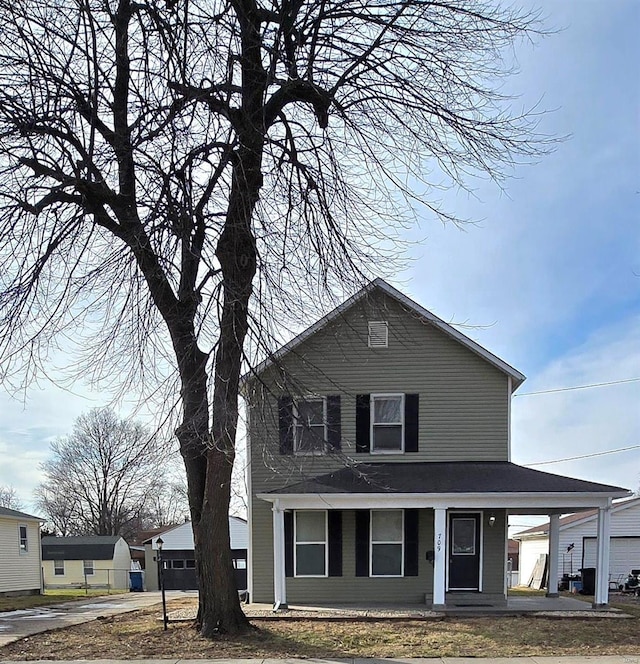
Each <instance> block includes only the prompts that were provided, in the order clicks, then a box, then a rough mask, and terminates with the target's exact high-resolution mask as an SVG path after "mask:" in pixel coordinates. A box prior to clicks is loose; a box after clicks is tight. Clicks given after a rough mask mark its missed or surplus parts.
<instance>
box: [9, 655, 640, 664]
mask: <svg viewBox="0 0 640 664" xmlns="http://www.w3.org/2000/svg"><path fill="white" fill-rule="evenodd" d="M122 661H123V660H112V659H96V660H91V664H120V662H122ZM0 664H14V662H10V661H9V660H0ZM16 664H17V663H16ZM32 664H52V661H51V660H44V661H38V662H36V663H34V662H32ZM56 664H88V663H87V660H82V661H75V662H74V661H70V660H64V661H63V660H56ZM126 664H640V655H611V656H598V657H590V656H581V657H430V658H423V657H415V658H403V659H392V658H385V659H313V658H311V659H293V658H290V659H131V660H126Z"/></svg>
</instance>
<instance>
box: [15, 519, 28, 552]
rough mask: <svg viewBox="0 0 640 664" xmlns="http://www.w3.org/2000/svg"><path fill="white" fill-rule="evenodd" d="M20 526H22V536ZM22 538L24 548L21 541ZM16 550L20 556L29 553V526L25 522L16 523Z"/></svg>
mask: <svg viewBox="0 0 640 664" xmlns="http://www.w3.org/2000/svg"><path fill="white" fill-rule="evenodd" d="M22 528H24V537H22ZM23 540H24V548H23V546H22V542H23ZM18 552H19V553H20V555H21V556H26V555H28V553H29V526H28V525H27V524H26V523H19V524H18Z"/></svg>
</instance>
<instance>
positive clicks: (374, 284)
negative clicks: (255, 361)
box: [241, 279, 525, 391]
mask: <svg viewBox="0 0 640 664" xmlns="http://www.w3.org/2000/svg"><path fill="white" fill-rule="evenodd" d="M376 290H379V291H380V292H382V293H385V294H386V295H388V296H389V297H391V298H393V299H394V300H396V301H397V302H399V303H400V304H402V305H403V306H404V307H406V308H407V309H409V310H410V311H412V312H413V313H414V314H416V315H417V316H419V317H420V318H421V319H422V320H424V321H426V322H428V323H430V324H431V325H433V326H434V327H436V328H437V329H439V330H440V331H441V332H444V333H445V334H446V335H448V336H449V337H451V338H452V339H455V340H456V341H458V342H459V343H461V344H462V345H463V346H465V347H466V348H468V349H469V350H470V351H472V352H473V353H475V354H476V355H479V356H480V357H481V358H483V359H484V360H486V361H487V362H489V363H490V364H492V365H493V366H494V367H496V368H497V369H499V370H500V371H502V372H503V373H505V374H507V376H509V377H510V378H511V379H512V381H513V382H512V391H515V390H516V389H517V388H518V387H519V386H520V385H521V384H522V383H523V382H524V380H525V376H524V374H522V373H520V372H519V371H518V370H517V369H514V368H513V367H512V366H511V365H509V364H507V363H506V362H505V361H504V360H501V359H500V358H499V357H498V356H497V355H494V354H493V353H491V352H490V351H488V350H487V349H486V348H483V347H482V346H481V345H480V344H478V343H476V342H475V341H473V339H470V338H469V337H467V336H466V335H465V334H463V333H462V332H460V331H459V330H457V329H456V328H455V327H453V326H452V325H449V323H445V322H444V321H443V320H442V319H441V318H438V317H437V316H436V315H435V314H433V313H431V312H430V311H429V310H428V309H425V308H424V307H422V306H421V305H419V304H418V303H417V302H414V301H413V300H412V299H411V298H409V297H407V296H406V295H405V294H404V293H401V292H400V291H399V290H398V289H396V288H394V287H393V286H391V285H390V284H388V283H387V282H386V281H384V279H374V280H373V281H371V282H370V283H368V284H367V285H366V286H365V287H364V288H362V289H361V290H360V291H358V292H357V293H356V294H355V295H352V296H351V297H350V298H348V299H347V300H345V301H344V302H343V303H342V304H340V305H338V306H337V307H336V308H335V309H333V311H330V312H329V313H328V314H327V315H326V316H323V317H322V318H320V319H319V320H318V321H316V322H315V323H314V324H313V325H311V326H310V327H308V328H307V329H306V330H304V332H301V333H300V334H299V335H298V336H296V337H294V338H293V339H292V340H291V341H289V342H288V343H286V344H285V345H284V346H281V347H280V348H279V349H278V350H277V351H275V352H274V353H273V354H272V355H270V356H269V357H268V358H267V359H266V360H264V361H263V362H261V363H260V364H259V365H258V366H257V367H256V368H255V369H254V370H252V371H250V372H248V373H246V374H245V375H244V376H242V378H241V386H242V385H243V384H244V383H246V382H247V381H248V380H249V379H250V378H251V377H252V376H253V375H256V374H260V373H262V372H263V371H264V370H265V369H267V368H268V367H270V366H271V365H273V364H274V363H275V362H276V360H278V359H280V358H281V357H283V356H284V355H286V354H287V353H289V352H291V351H292V350H294V349H295V348H297V347H298V346H299V345H300V344H301V343H302V342H303V341H305V340H306V339H308V338H309V337H310V336H311V335H313V334H315V333H316V332H318V331H319V330H321V329H322V328H323V327H325V326H326V325H327V324H329V323H330V322H331V321H333V320H335V319H336V318H337V317H338V316H340V315H341V314H343V313H344V312H345V311H347V310H348V309H349V308H350V307H352V306H353V305H354V304H356V303H357V302H359V301H360V300H362V299H364V298H365V297H366V296H367V295H369V294H370V293H372V292H374V291H376Z"/></svg>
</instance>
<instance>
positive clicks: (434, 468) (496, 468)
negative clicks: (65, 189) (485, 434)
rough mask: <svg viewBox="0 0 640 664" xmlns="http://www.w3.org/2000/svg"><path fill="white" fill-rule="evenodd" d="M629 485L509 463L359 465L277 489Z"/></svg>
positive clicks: (507, 489) (516, 489)
mask: <svg viewBox="0 0 640 664" xmlns="http://www.w3.org/2000/svg"><path fill="white" fill-rule="evenodd" d="M626 491H627V489H624V488H622V487H618V486H610V485H607V484H598V483H596V482H587V481H585V480H578V479H574V478H572V477H565V476H563V475H554V474H552V473H545V472H542V471H540V470H532V469H531V468H525V467H523V466H518V465H516V464H514V463H510V462H507V461H457V462H435V463H429V462H417V463H376V464H354V465H353V466H349V467H346V468H341V469H340V470H336V471H333V472H331V473H326V474H324V475H320V476H318V477H313V478H308V479H305V480H303V481H302V482H297V483H295V484H289V485H286V486H284V487H282V488H280V489H274V490H272V491H270V492H269V493H274V494H306V493H315V494H317V493H365V494H371V493H430V494H438V493H543V494H546V493H604V494H620V493H624V492H626Z"/></svg>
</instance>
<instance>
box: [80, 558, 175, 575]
mask: <svg viewBox="0 0 640 664" xmlns="http://www.w3.org/2000/svg"><path fill="white" fill-rule="evenodd" d="M165 562H166V561H165ZM87 563H91V566H88V565H87ZM88 569H90V570H91V572H90V573H89V572H87V570H88ZM82 574H83V576H95V574H96V561H95V559H94V560H90V559H89V560H83V561H82Z"/></svg>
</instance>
